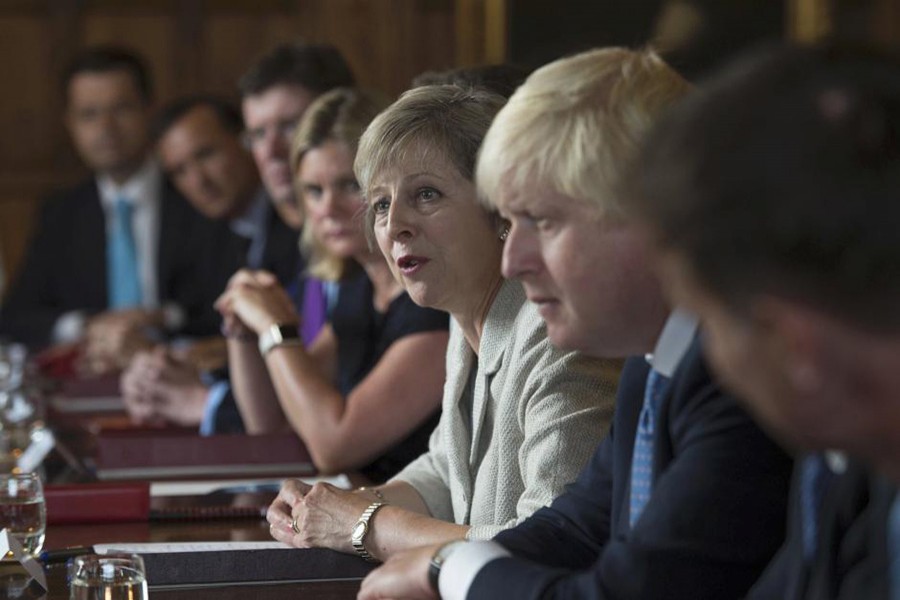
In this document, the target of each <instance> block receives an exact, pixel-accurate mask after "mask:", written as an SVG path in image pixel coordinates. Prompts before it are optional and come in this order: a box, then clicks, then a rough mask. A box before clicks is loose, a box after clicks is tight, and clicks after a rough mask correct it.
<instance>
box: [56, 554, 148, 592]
mask: <svg viewBox="0 0 900 600" xmlns="http://www.w3.org/2000/svg"><path fill="white" fill-rule="evenodd" d="M69 598H70V600H147V598H148V593H147V576H146V574H145V572H144V560H143V559H142V558H141V557H140V556H138V555H137V554H85V555H82V556H77V557H75V558H74V559H72V562H71V563H70V564H69Z"/></svg>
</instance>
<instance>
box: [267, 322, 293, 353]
mask: <svg viewBox="0 0 900 600" xmlns="http://www.w3.org/2000/svg"><path fill="white" fill-rule="evenodd" d="M302 344H303V340H301V339H300V333H299V332H298V331H297V326H296V325H279V324H278V323H273V324H272V325H270V326H269V328H268V329H266V330H265V331H263V332H262V333H261V334H260V335H259V353H260V354H262V355H263V356H265V355H266V354H268V353H269V352H270V351H271V350H272V349H273V348H277V347H278V346H300V345H302Z"/></svg>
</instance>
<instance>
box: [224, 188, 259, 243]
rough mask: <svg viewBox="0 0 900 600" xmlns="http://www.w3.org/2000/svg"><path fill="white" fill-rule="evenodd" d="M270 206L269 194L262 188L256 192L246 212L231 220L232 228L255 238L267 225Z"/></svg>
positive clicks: (239, 233)
mask: <svg viewBox="0 0 900 600" xmlns="http://www.w3.org/2000/svg"><path fill="white" fill-rule="evenodd" d="M268 207H269V199H268V196H267V195H266V193H265V190H264V188H260V189H259V190H257V192H256V193H255V194H254V196H253V201H252V202H251V203H250V206H248V207H247V210H245V211H244V214H242V215H239V216H237V217H235V218H233V219H232V220H231V222H230V223H229V225H230V226H231V230H232V231H233V232H235V233H236V234H238V235H240V236H241V237H245V238H255V237H256V236H257V235H259V232H261V231H263V230H264V228H265V226H266V217H267V216H268V215H269V211H268Z"/></svg>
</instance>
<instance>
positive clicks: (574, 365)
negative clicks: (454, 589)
mask: <svg viewBox="0 0 900 600" xmlns="http://www.w3.org/2000/svg"><path fill="white" fill-rule="evenodd" d="M502 105H503V99H502V98H501V97H499V96H496V95H493V94H491V93H488V92H485V91H479V90H470V89H462V88H458V87H455V86H426V87H422V88H417V89H414V90H411V91H408V92H406V93H405V94H404V95H403V96H402V97H401V98H400V99H399V100H398V101H397V102H395V103H394V104H393V105H392V106H391V107H389V108H388V109H387V110H386V111H384V112H383V113H382V114H380V115H379V116H378V117H377V118H376V119H375V120H374V121H373V122H372V124H371V125H370V126H369V128H368V129H367V130H366V133H365V134H364V135H363V137H362V139H361V140H360V146H359V152H358V154H357V159H356V173H357V175H358V177H359V181H360V182H361V184H362V186H363V189H364V191H365V195H366V197H367V203H368V207H369V215H368V221H369V224H370V227H371V234H372V235H373V237H374V239H375V241H376V242H377V244H378V247H379V248H380V249H381V252H382V253H383V254H384V256H385V258H386V259H387V260H388V262H389V264H390V265H391V269H392V271H393V273H394V275H395V277H396V278H397V279H398V280H399V281H400V282H401V283H402V285H403V286H404V288H405V289H406V290H407V292H408V293H409V295H410V297H411V298H412V299H413V300H414V301H415V302H416V303H418V304H420V305H422V306H428V307H431V308H437V309H441V310H445V311H447V312H449V313H450V314H451V316H452V320H451V327H450V330H451V331H450V341H449V342H448V348H447V360H446V372H447V381H446V383H445V385H444V400H443V405H442V408H443V410H442V413H441V422H440V425H439V426H438V428H437V429H436V430H435V432H434V434H433V435H432V437H431V440H430V442H429V451H428V452H427V453H425V454H424V455H422V456H421V457H419V458H418V459H417V460H416V461H414V462H413V463H412V464H410V465H409V466H408V467H407V468H405V469H404V470H403V471H401V472H400V473H399V474H398V475H397V476H396V477H394V478H393V479H392V480H391V481H390V482H388V483H387V484H386V485H384V486H381V487H379V488H376V489H375V490H374V491H373V493H372V495H371V496H370V497H369V498H368V499H362V498H360V497H359V496H358V495H356V494H350V493H347V492H341V491H339V490H335V489H334V488H331V487H330V486H327V485H321V484H320V485H317V486H314V487H312V488H310V487H309V486H304V485H302V484H293V485H291V486H290V487H289V486H285V487H284V488H282V493H281V495H280V497H279V499H278V500H276V503H275V504H274V505H273V508H272V509H270V511H269V520H270V522H271V523H272V526H273V530H274V531H276V532H278V533H277V534H276V537H277V538H278V539H280V540H282V541H286V542H288V543H292V544H294V545H298V546H325V547H330V548H333V549H336V550H342V551H345V552H354V551H356V552H358V553H360V554H361V555H363V556H364V557H369V556H374V557H376V558H380V559H384V558H386V557H388V556H390V555H392V554H393V553H395V552H398V551H400V550H404V549H407V548H410V547H413V546H416V545H419V544H423V543H429V542H441V541H447V540H452V539H460V538H471V539H485V538H489V537H491V536H493V535H495V534H496V533H498V532H499V531H501V530H503V529H505V528H508V527H511V526H513V525H515V524H516V523H518V522H520V521H522V520H523V519H525V518H526V517H528V516H529V515H530V514H531V513H532V512H534V511H535V510H537V509H538V508H540V507H541V506H544V505H546V504H547V503H549V502H550V501H551V500H552V499H553V498H554V497H555V496H556V495H558V494H559V493H560V492H561V491H562V490H563V488H564V486H565V485H566V484H568V483H570V482H571V481H572V480H573V478H574V477H575V475H576V474H577V472H578V471H579V469H580V468H581V467H582V466H583V465H584V464H585V461H586V460H587V458H588V455H589V453H590V451H591V450H592V448H593V447H594V445H595V444H596V443H597V441H598V440H599V439H600V438H601V437H602V436H603V434H604V433H605V431H606V428H607V426H608V423H609V417H610V414H611V407H612V402H613V390H614V387H615V384H614V381H613V377H614V374H615V373H614V372H613V373H612V375H611V373H610V371H613V368H612V365H610V364H608V363H602V362H601V361H597V360H594V359H588V358H585V357H583V356H579V355H576V354H574V353H567V352H562V351H559V350H557V349H555V348H553V346H552V345H551V344H550V343H549V341H548V340H547V336H546V331H545V329H544V327H543V325H542V322H541V318H540V315H539V314H538V311H537V309H536V308H535V307H534V305H531V304H529V303H528V302H527V301H526V298H525V294H524V291H523V289H522V286H521V285H520V284H518V283H516V282H512V281H505V280H504V279H503V277H502V275H501V273H500V262H501V255H502V252H503V244H504V241H505V239H506V236H507V234H508V224H507V223H505V222H504V221H503V220H502V219H500V218H499V217H498V215H497V214H496V213H494V212H492V211H488V210H486V209H485V208H484V207H483V206H481V205H480V204H479V202H478V199H477V194H476V191H475V184H474V181H473V173H474V168H475V159H476V156H477V153H478V148H479V147H480V145H481V142H482V139H483V137H484V134H485V133H486V132H487V130H488V128H489V127H490V124H491V121H492V119H493V118H494V116H495V114H496V112H497V111H498V110H499V109H500V108H501V106H502ZM376 511H377V512H376Z"/></svg>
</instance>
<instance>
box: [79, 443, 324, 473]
mask: <svg viewBox="0 0 900 600" xmlns="http://www.w3.org/2000/svg"><path fill="white" fill-rule="evenodd" d="M95 456H96V472H97V477H98V478H100V479H101V480H128V479H131V480H134V479H175V478H188V477H190V478H197V477H223V476H224V477H242V476H249V477H262V476H272V475H285V476H295V477H296V476H309V475H313V474H315V467H314V466H313V464H312V460H311V459H310V457H309V452H307V450H306V447H305V446H304V445H303V443H302V442H301V441H300V439H299V438H298V437H297V436H296V435H294V434H275V435H213V436H207V437H201V436H198V435H196V434H193V435H167V434H164V433H156V432H139V433H138V432H127V431H123V432H113V431H110V432H104V433H101V434H100V435H99V436H98V437H97V440H96V455H95Z"/></svg>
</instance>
